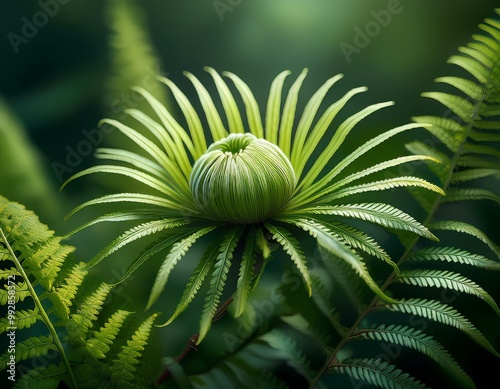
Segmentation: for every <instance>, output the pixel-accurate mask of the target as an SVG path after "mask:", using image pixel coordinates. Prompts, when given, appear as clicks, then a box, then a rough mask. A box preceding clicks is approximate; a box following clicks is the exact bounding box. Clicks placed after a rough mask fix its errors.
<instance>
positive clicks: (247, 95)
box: [223, 72, 264, 138]
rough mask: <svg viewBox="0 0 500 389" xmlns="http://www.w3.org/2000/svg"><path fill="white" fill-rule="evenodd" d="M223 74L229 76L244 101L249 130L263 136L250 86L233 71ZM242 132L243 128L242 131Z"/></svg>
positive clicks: (258, 136)
mask: <svg viewBox="0 0 500 389" xmlns="http://www.w3.org/2000/svg"><path fill="white" fill-rule="evenodd" d="M223 74H224V76H226V77H229V78H230V79H231V80H232V81H233V82H234V85H235V86H236V88H237V89H238V91H239V92H240V95H241V97H242V99H243V101H244V103H245V107H246V114H247V120H248V126H249V127H250V132H251V133H252V134H254V135H255V136H256V137H257V138H264V129H263V128H262V119H261V117H260V112H259V105H258V104H257V101H256V100H255V97H254V96H253V93H252V91H251V90H250V88H249V87H248V86H247V84H245V83H244V82H243V81H241V79H240V78H239V77H238V76H236V75H235V74H233V73H230V72H224V73H223ZM241 132H243V129H242V131H241Z"/></svg>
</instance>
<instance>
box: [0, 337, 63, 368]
mask: <svg viewBox="0 0 500 389" xmlns="http://www.w3.org/2000/svg"><path fill="white" fill-rule="evenodd" d="M49 350H57V347H56V345H55V344H54V342H53V341H52V338H51V337H50V336H49V337H46V336H42V335H40V336H38V337H31V338H28V339H26V340H24V341H22V342H16V346H15V356H16V363H19V362H21V361H25V360H27V359H30V358H35V357H40V356H44V355H46V354H47V352H48V351H49ZM11 355H12V354H11V353H9V352H8V351H7V352H5V353H4V354H2V355H1V356H0V371H3V370H6V369H7V362H8V361H9V360H10V356H11Z"/></svg>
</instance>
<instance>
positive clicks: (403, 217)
mask: <svg viewBox="0 0 500 389" xmlns="http://www.w3.org/2000/svg"><path fill="white" fill-rule="evenodd" d="M301 213H303V214H306V215H307V214H313V215H314V214H320V215H336V216H343V217H350V218H355V219H360V220H365V221H368V222H371V223H375V224H379V225H381V226H383V227H387V228H391V229H396V230H404V231H410V232H413V233H415V234H417V235H420V236H423V237H425V238H428V239H432V240H437V238H436V237H435V236H434V235H433V234H432V233H431V232H430V231H429V230H428V229H427V228H425V227H424V226H423V225H422V224H420V223H419V222H418V221H416V220H415V219H414V218H412V217H411V216H410V215H408V214H407V213H404V212H403V211H401V210H400V209H398V208H395V207H393V206H391V205H388V204H382V203H360V204H345V205H332V206H318V207H312V208H305V209H302V211H301Z"/></svg>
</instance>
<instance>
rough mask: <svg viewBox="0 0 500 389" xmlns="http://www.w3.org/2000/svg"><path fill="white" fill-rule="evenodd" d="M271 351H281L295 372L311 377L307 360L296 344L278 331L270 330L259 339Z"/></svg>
mask: <svg viewBox="0 0 500 389" xmlns="http://www.w3.org/2000/svg"><path fill="white" fill-rule="evenodd" d="M260 339H262V340H263V341H265V342H266V343H267V344H268V345H269V346H271V347H272V348H273V349H275V350H278V351H281V353H282V355H283V356H284V357H285V358H286V360H287V362H288V364H290V365H291V366H292V367H293V368H294V369H295V371H297V372H298V373H300V374H301V375H303V376H304V377H306V378H308V377H311V376H312V373H311V371H310V368H309V365H310V362H309V360H308V358H307V357H306V356H305V355H304V354H303V353H302V351H300V350H299V349H298V348H297V342H296V341H295V340H294V339H292V338H290V337H289V336H287V335H286V334H284V333H283V332H281V331H279V330H276V329H275V330H272V331H270V332H268V333H266V334H264V335H263V336H261V337H260Z"/></svg>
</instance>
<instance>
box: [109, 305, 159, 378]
mask: <svg viewBox="0 0 500 389" xmlns="http://www.w3.org/2000/svg"><path fill="white" fill-rule="evenodd" d="M156 317H157V314H156V313H155V314H153V315H151V316H150V317H148V318H147V319H146V320H145V321H143V322H142V323H141V325H140V326H139V328H138V329H137V331H135V333H134V334H133V335H132V338H131V339H130V340H128V341H127V344H126V345H124V346H123V347H122V349H121V351H120V352H119V353H118V355H117V358H116V359H115V360H113V363H112V365H111V378H112V381H113V383H114V385H116V387H124V386H126V385H128V384H129V383H130V382H131V381H133V380H134V372H135V371H136V370H137V367H136V365H137V364H138V363H139V359H138V358H140V357H141V355H142V352H143V351H144V349H145V347H146V345H147V343H148V339H149V335H150V332H151V328H152V327H153V323H154V321H155V319H156Z"/></svg>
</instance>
